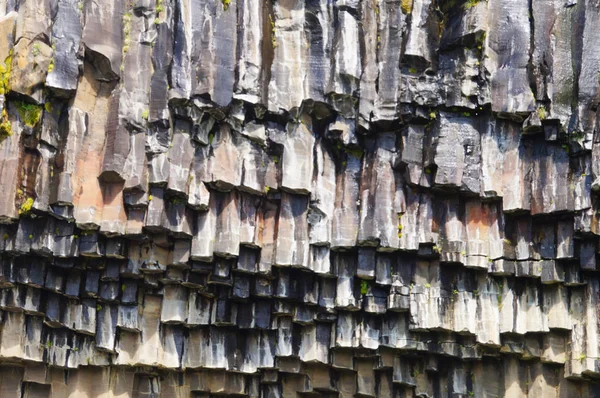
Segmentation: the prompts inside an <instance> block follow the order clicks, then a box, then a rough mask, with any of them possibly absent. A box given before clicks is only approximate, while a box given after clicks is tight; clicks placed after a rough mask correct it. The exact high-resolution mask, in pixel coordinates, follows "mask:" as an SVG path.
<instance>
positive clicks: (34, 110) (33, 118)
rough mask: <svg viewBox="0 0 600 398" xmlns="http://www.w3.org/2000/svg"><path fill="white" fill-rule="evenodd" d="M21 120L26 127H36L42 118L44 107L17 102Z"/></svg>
mask: <svg viewBox="0 0 600 398" xmlns="http://www.w3.org/2000/svg"><path fill="white" fill-rule="evenodd" d="M15 105H16V106H17V111H18V112H19V116H21V120H22V121H23V123H25V125H27V126H29V127H34V126H35V125H36V124H38V122H39V121H40V118H41V117H42V107H41V106H40V105H34V104H28V103H26V102H22V101H17V102H16V103H15Z"/></svg>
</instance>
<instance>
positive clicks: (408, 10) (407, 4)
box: [400, 0, 413, 14]
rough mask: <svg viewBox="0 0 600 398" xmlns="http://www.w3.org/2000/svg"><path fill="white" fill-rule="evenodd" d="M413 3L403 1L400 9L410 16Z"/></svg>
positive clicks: (406, 0) (408, 0) (410, 0)
mask: <svg viewBox="0 0 600 398" xmlns="http://www.w3.org/2000/svg"><path fill="white" fill-rule="evenodd" d="M412 7H413V2H412V0H402V2H401V4H400V8H401V9H402V12H403V13H404V14H410V13H411V12H412Z"/></svg>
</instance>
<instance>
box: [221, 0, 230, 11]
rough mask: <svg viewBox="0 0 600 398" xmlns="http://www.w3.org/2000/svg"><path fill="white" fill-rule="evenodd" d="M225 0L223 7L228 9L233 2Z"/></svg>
mask: <svg viewBox="0 0 600 398" xmlns="http://www.w3.org/2000/svg"><path fill="white" fill-rule="evenodd" d="M222 1H223V9H224V10H225V11H227V10H228V9H229V5H230V4H231V0H222Z"/></svg>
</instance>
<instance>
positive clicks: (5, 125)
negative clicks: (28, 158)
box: [0, 109, 12, 143]
mask: <svg viewBox="0 0 600 398" xmlns="http://www.w3.org/2000/svg"><path fill="white" fill-rule="evenodd" d="M11 135H12V125H11V123H10V120H8V114H7V113H6V109H3V110H2V117H0V143H1V142H2V141H4V140H5V139H7V138H8V137H10V136H11Z"/></svg>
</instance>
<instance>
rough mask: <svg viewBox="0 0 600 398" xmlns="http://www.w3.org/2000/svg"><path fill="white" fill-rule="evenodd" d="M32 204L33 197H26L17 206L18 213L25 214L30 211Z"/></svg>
mask: <svg viewBox="0 0 600 398" xmlns="http://www.w3.org/2000/svg"><path fill="white" fill-rule="evenodd" d="M32 206H33V198H27V200H26V201H25V202H23V204H22V205H21V207H20V208H19V214H27V213H29V212H30V211H31V207H32Z"/></svg>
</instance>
